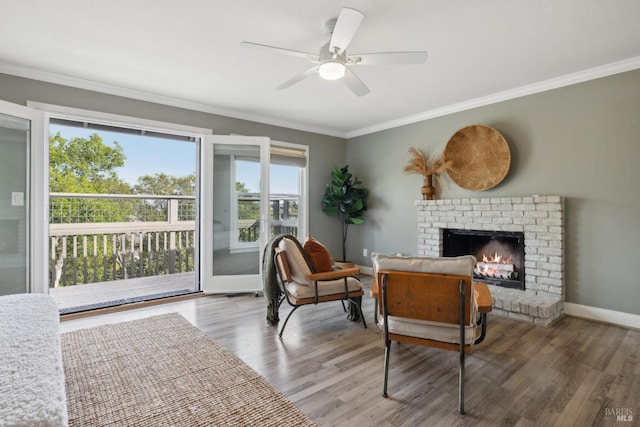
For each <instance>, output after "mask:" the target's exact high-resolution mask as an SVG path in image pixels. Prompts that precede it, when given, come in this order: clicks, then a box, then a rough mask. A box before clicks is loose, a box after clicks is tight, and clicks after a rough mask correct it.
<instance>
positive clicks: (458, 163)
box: [444, 125, 511, 191]
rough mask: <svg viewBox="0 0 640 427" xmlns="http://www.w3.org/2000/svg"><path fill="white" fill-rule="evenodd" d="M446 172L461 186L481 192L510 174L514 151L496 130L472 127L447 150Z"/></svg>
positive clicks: (459, 134)
mask: <svg viewBox="0 0 640 427" xmlns="http://www.w3.org/2000/svg"><path fill="white" fill-rule="evenodd" d="M444 160H445V162H451V165H450V167H449V168H448V169H447V173H448V174H449V176H450V177H451V179H452V180H453V182H455V183H456V184H458V185H459V186H460V187H462V188H465V189H467V190H475V191H482V190H487V189H489V188H491V187H495V186H496V185H498V184H499V183H500V182H501V181H502V180H503V179H504V178H505V177H506V176H507V173H508V172H509V166H510V164H511V152H510V151H509V146H508V145H507V141H506V140H505V139H504V137H503V136H502V135H501V134H500V132H498V131H497V130H495V129H493V128H491V127H489V126H485V125H471V126H467V127H464V128H462V129H460V130H458V131H457V132H456V133H454V134H453V136H451V138H450V139H449V142H448V143H447V146H446V147H445V149H444Z"/></svg>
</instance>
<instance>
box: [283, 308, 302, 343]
mask: <svg viewBox="0 0 640 427" xmlns="http://www.w3.org/2000/svg"><path fill="white" fill-rule="evenodd" d="M300 307H302V306H300V305H296V306H295V307H293V310H291V311H290V312H289V315H288V316H287V318H286V319H285V320H284V323H283V324H282V328H281V329H280V333H278V336H279V337H280V338H282V333H283V332H284V328H285V327H286V326H287V322H288V321H289V318H290V317H291V315H292V314H293V312H294V311H296V310H297V309H298V308H300Z"/></svg>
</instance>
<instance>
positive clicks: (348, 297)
mask: <svg viewBox="0 0 640 427" xmlns="http://www.w3.org/2000/svg"><path fill="white" fill-rule="evenodd" d="M274 261H275V265H276V269H277V273H278V284H279V286H280V290H281V292H282V294H283V297H282V298H281V300H280V303H279V304H282V302H283V301H284V300H286V301H287V302H288V303H289V305H291V306H292V307H293V310H291V311H290V312H289V314H288V315H287V318H286V319H285V321H284V324H283V325H282V328H281V329H280V332H279V336H280V337H282V333H283V332H284V328H285V327H286V326H287V322H288V321H289V318H290V317H291V315H292V314H293V313H294V312H295V311H296V310H297V309H298V308H300V307H302V306H303V305H309V304H314V305H315V304H319V303H322V302H328V301H341V302H342V307H343V309H345V311H346V308H345V306H344V301H348V302H349V303H350V304H351V307H350V308H351V309H355V312H356V316H354V318H355V317H357V319H360V320H362V326H363V327H364V328H366V327H367V323H366V321H365V319H364V315H363V314H362V306H361V302H362V296H363V295H364V291H363V290H362V283H361V282H360V279H358V278H357V277H356V275H357V274H358V273H359V272H360V269H358V268H347V269H343V270H333V271H327V272H322V273H313V271H312V267H311V265H310V262H309V260H308V259H307V257H306V256H305V254H304V253H303V250H302V249H301V246H300V244H299V243H298V242H297V241H294V240H292V239H290V238H288V237H285V238H283V239H282V240H281V241H280V243H279V245H278V247H277V248H275V255H274ZM357 319H355V320H357Z"/></svg>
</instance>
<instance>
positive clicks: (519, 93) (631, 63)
mask: <svg viewBox="0 0 640 427" xmlns="http://www.w3.org/2000/svg"><path fill="white" fill-rule="evenodd" d="M638 68H640V56H636V57H633V58H629V59H625V60H622V61H618V62H614V63H611V64H607V65H602V66H599V67H594V68H590V69H587V70H583V71H579V72H576V73H571V74H567V75H564V76H560V77H555V78H552V79H548V80H544V81H541V82H538V83H533V84H529V85H525V86H520V87H518V88H515V89H510V90H506V91H502V92H498V93H495V94H491V95H488V96H483V97H479V98H474V99H470V100H467V101H463V102H459V103H456V104H451V105H448V106H445V107H441V108H436V109H433V110H429V111H425V112H422V113H418V114H413V115H411V116H407V117H403V118H400V119H397V120H391V121H388V122H383V123H378V124H376V125H374V126H368V127H364V128H360V129H356V130H353V131H348V132H342V131H338V130H336V129H330V128H323V127H314V126H307V125H303V124H300V123H294V122H289V121H286V120H279V119H274V118H271V117H265V116H261V115H255V114H248V113H245V112H240V111H237V110H233V109H225V108H222V107H218V106H215V105H210V104H204V103H199V102H193V101H188V100H185V99H180V98H174V97H170V96H164V95H158V94H154V93H149V92H145V91H140V90H135V89H130V88H126V87H121V86H116V85H111V84H107V83H100V82H96V81H93V80H87V79H81V78H77V77H71V76H66V75H62V74H57V73H52V72H48V71H42V70H36V69H32V68H26V67H20V66H17V65H13V64H8V63H0V73H4V74H10V75H14V76H18V77H24V78H29V79H33V80H40V81H45V82H48V83H54V84H60V85H64V86H70V87H74V88H78V89H85V90H90V91H94V92H100V93H106V94H109V95H116V96H122V97H126V98H132V99H137V100H140V101H146V102H153V103H157V104H162V105H168V106H172V107H177V108H184V109H187V110H193V111H199V112H204V113H209V114H215V115H220V116H224V117H229V118H234V119H240V120H248V121H252V122H257V123H262V124H266V125H271V126H279V127H285V128H288V129H295V130H300V131H304V132H311V133H318V134H321V135H327V136H334V137H338V138H345V139H351V138H355V137H358V136H363V135H368V134H371V133H375V132H381V131H385V130H388V129H393V128H396V127H400V126H405V125H409V124H413V123H417V122H421V121H424V120H429V119H434V118H437V117H442V116H446V115H449V114H453V113H459V112H462V111H466V110H470V109H473V108H478V107H484V106H487V105H491V104H496V103H498V102H503V101H508V100H511V99H516V98H520V97H523V96H528V95H533V94H536V93H541V92H545V91H548V90H552V89H558V88H561V87H564V86H570V85H573V84H577V83H582V82H585V81H589V80H594V79H598V78H601V77H607V76H610V75H614V74H619V73H623V72H626V71H631V70H635V69H638Z"/></svg>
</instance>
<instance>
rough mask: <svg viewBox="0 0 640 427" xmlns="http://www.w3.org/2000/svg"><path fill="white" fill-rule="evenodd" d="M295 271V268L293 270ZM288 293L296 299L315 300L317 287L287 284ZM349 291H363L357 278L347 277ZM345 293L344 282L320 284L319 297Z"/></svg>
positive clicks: (328, 281) (340, 280)
mask: <svg viewBox="0 0 640 427" xmlns="http://www.w3.org/2000/svg"><path fill="white" fill-rule="evenodd" d="M292 270H293V268H292ZM285 286H286V287H287V291H288V292H289V293H290V294H291V295H293V296H295V297H296V298H313V297H314V296H315V287H314V286H313V285H311V286H309V285H307V284H301V283H297V282H292V283H287V284H286V285H285ZM347 289H349V292H353V291H358V290H360V289H362V283H360V281H359V280H357V279H356V278H355V277H347ZM340 293H344V280H343V279H336V280H327V281H323V282H318V296H324V295H334V294H340Z"/></svg>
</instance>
